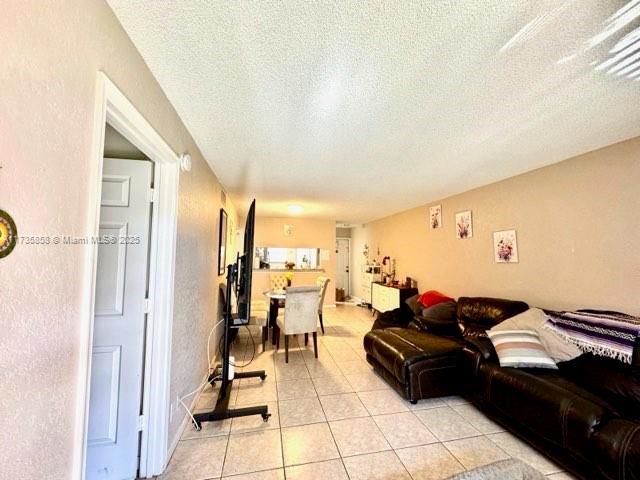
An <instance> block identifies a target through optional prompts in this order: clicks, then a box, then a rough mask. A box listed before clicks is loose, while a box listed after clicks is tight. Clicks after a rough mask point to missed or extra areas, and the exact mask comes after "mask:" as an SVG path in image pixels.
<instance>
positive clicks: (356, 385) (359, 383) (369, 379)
mask: <svg viewBox="0 0 640 480" xmlns="http://www.w3.org/2000/svg"><path fill="white" fill-rule="evenodd" d="M345 377H347V380H348V381H349V383H350V384H351V386H352V387H353V389H354V390H355V391H356V392H368V391H370V390H384V389H388V388H389V385H388V384H387V383H386V382H385V381H384V380H383V379H382V378H381V377H380V376H379V375H378V374H377V373H375V372H373V371H371V372H360V373H349V374H347V375H345Z"/></svg>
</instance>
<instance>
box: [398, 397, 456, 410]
mask: <svg viewBox="0 0 640 480" xmlns="http://www.w3.org/2000/svg"><path fill="white" fill-rule="evenodd" d="M446 406H447V404H446V403H444V400H441V399H439V398H425V399H423V400H418V403H416V404H415V405H414V404H412V403H410V402H409V403H408V405H407V407H409V410H412V411H415V410H426V409H428V408H437V407H446Z"/></svg>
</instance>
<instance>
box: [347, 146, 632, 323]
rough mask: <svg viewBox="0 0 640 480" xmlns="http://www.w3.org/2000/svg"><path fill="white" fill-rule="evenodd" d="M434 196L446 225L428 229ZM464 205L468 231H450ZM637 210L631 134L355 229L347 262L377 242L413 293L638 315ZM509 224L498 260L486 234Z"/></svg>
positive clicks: (355, 279)
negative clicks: (510, 232) (510, 246)
mask: <svg viewBox="0 0 640 480" xmlns="http://www.w3.org/2000/svg"><path fill="white" fill-rule="evenodd" d="M425 181H428V180H425ZM438 203H441V204H442V211H443V224H444V226H443V228H441V229H437V230H430V229H429V227H428V223H427V218H428V207H429V206H430V205H434V204H438ZM462 210H472V211H473V230H474V232H473V238H472V239H468V240H458V239H456V236H455V230H454V214H455V213H456V212H459V211H462ZM639 211H640V138H636V139H633V140H629V141H626V142H622V143H619V144H616V145H613V146H610V147H607V148H603V149H601V150H597V151H594V152H591V153H588V154H585V155H581V156H579V157H575V158H573V159H570V160H566V161H564V162H561V163H558V164H555V165H552V166H549V167H546V168H542V169H540V170H535V171H532V172H529V173H526V174H524V175H519V176H517V177H513V178H510V179H508V180H504V181H502V182H498V183H495V184H492V185H488V186H485V187H482V188H478V189H476V190H472V191H469V192H466V193H463V194H460V195H456V196H453V197H450V198H447V199H444V200H442V201H440V202H432V203H431V204H429V205H425V206H422V207H419V208H414V209H411V210H407V211H405V212H402V213H399V214H397V215H393V216H390V217H388V218H384V219H381V220H378V221H375V222H372V223H370V224H368V225H367V226H366V227H365V228H355V229H353V232H354V234H353V242H354V255H355V259H354V260H355V261H356V262H357V263H358V266H359V265H360V264H361V263H362V261H361V259H362V255H361V253H360V252H362V246H363V244H364V243H366V242H368V243H369V246H370V248H371V252H372V255H373V256H375V252H376V248H377V247H378V246H379V247H380V251H381V256H384V255H390V256H391V257H395V258H396V259H397V270H398V273H399V275H400V278H404V277H405V276H407V275H408V276H411V277H414V278H416V279H418V287H419V288H420V290H421V291H423V290H427V289H438V290H440V291H442V292H444V293H446V294H449V295H453V296H456V297H458V296H461V295H471V296H474V295H486V296H495V297H504V298H513V299H522V300H525V301H527V302H529V303H530V304H531V305H537V306H542V307H549V308H557V309H575V308H584V307H593V308H607V309H615V310H620V311H625V312H629V313H631V314H635V315H638V314H640V302H639V301H638V299H639V298H640V297H639V292H640V251H639V250H638V248H639V244H640V222H639V221H638V212H639ZM511 228H514V229H516V230H517V236H518V248H519V252H520V263H518V264H496V263H495V262H494V259H493V240H492V232H494V231H496V230H504V229H511ZM358 271H359V270H358ZM354 281H357V275H356V276H354Z"/></svg>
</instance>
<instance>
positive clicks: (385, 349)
mask: <svg viewBox="0 0 640 480" xmlns="http://www.w3.org/2000/svg"><path fill="white" fill-rule="evenodd" d="M364 348H365V350H366V352H367V353H368V354H369V355H371V356H373V357H374V358H375V359H376V360H377V361H378V363H379V364H380V365H382V366H383V367H384V368H385V369H387V370H388V371H389V372H391V373H392V374H393V375H394V376H395V377H396V378H397V379H398V380H399V381H400V382H405V381H407V380H408V375H409V369H410V367H411V366H412V365H413V364H415V363H417V362H421V361H425V360H430V361H432V363H431V366H432V367H433V368H437V367H443V366H447V367H450V366H452V365H456V364H457V362H458V359H459V355H460V352H461V350H462V344H461V342H457V341H455V340H452V339H448V338H445V337H441V336H439V335H433V334H430V333H426V332H418V331H415V330H410V329H406V328H387V329H384V330H372V331H370V332H368V333H367V334H366V335H365V337H364Z"/></svg>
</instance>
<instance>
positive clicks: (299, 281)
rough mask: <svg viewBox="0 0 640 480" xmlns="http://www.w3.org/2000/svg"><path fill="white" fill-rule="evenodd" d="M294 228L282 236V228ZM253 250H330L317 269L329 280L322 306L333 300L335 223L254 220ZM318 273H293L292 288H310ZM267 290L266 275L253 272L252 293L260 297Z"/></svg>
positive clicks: (287, 218) (255, 296) (278, 218)
mask: <svg viewBox="0 0 640 480" xmlns="http://www.w3.org/2000/svg"><path fill="white" fill-rule="evenodd" d="M285 224H287V225H292V226H293V234H292V235H291V236H285V235H284V225H285ZM254 243H255V246H256V247H287V248H293V247H317V248H322V249H326V250H329V259H328V260H326V261H322V263H321V265H320V267H321V268H323V269H324V270H325V273H324V275H326V276H327V277H329V279H330V282H329V285H328V287H327V294H326V297H325V305H332V304H335V300H336V290H335V289H336V222H335V221H333V220H313V219H303V218H289V217H257V218H256V227H255V239H254ZM320 275H323V273H321V272H295V273H294V277H293V282H292V283H293V285H312V284H313V283H314V282H315V280H316V278H317V277H318V276H320ZM268 289H269V274H268V272H254V275H253V284H252V287H251V294H252V297H253V298H262V292H264V291H265V290H268Z"/></svg>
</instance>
